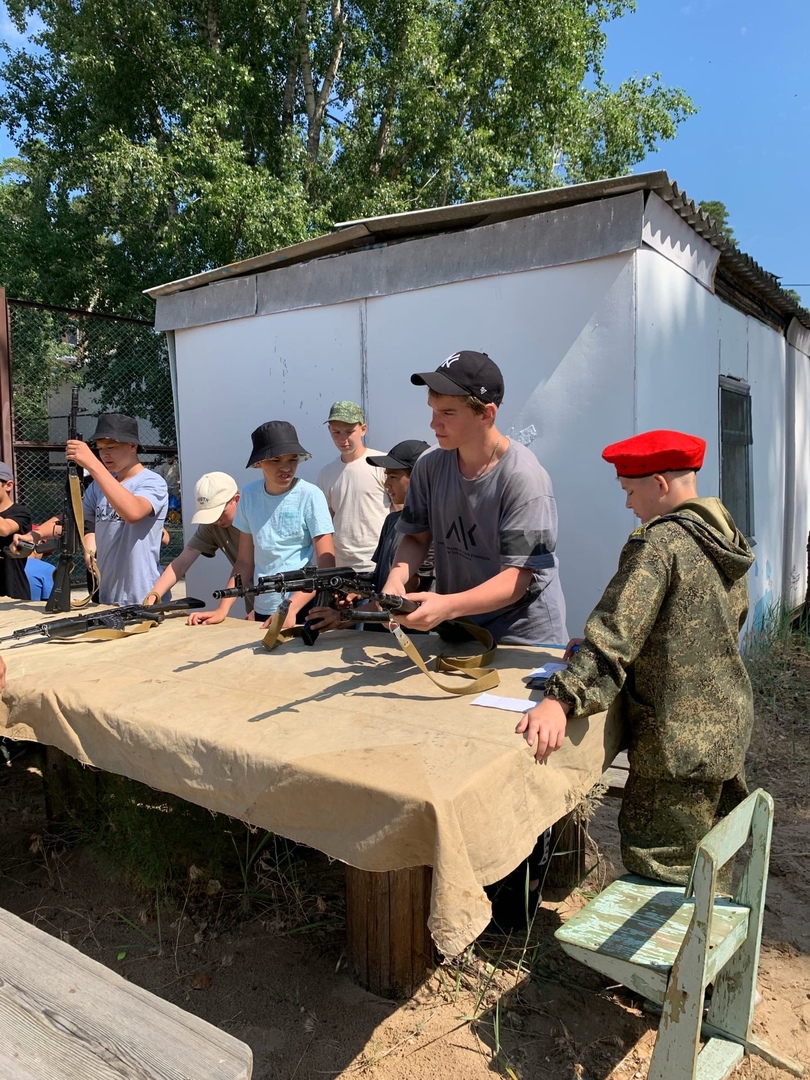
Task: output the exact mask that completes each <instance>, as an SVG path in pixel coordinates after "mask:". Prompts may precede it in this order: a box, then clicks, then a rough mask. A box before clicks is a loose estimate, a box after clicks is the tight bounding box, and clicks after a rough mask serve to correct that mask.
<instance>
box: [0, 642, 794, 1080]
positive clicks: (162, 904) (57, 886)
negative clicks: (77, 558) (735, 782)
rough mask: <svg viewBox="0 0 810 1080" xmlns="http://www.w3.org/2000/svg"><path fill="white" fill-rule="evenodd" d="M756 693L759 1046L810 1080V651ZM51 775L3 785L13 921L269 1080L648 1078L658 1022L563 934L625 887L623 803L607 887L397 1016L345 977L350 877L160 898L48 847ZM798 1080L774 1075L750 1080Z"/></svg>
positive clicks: (607, 809)
mask: <svg viewBox="0 0 810 1080" xmlns="http://www.w3.org/2000/svg"><path fill="white" fill-rule="evenodd" d="M756 684H757V686H758V689H759V691H760V693H759V698H758V713H759V715H758V724H757V729H756V732H755V736H754V740H753V742H752V748H751V754H750V762H749V779H750V780H751V781H752V786H753V785H761V786H763V787H765V788H766V789H767V790H769V791H771V792H772V794H773V795H774V798H775V800H776V826H775V831H774V843H773V854H772V860H771V871H770V881H769V886H768V900H767V909H766V919H765V933H764V938H763V948H762V959H761V967H760V975H759V987H760V990H761V992H762V996H763V1001H762V1004H761V1005H760V1006H759V1007H758V1008H757V1010H756V1014H755V1032H756V1034H757V1035H758V1036H759V1037H761V1038H763V1039H766V1040H767V1041H768V1042H769V1043H770V1044H771V1045H772V1046H773V1047H774V1048H775V1049H778V1050H780V1051H782V1052H784V1053H787V1054H790V1055H792V1056H794V1057H797V1058H799V1059H800V1060H801V1061H803V1062H804V1063H807V1064H810V791H809V790H808V771H809V770H808V764H809V763H810V650H807V649H805V650H804V651H799V652H798V653H796V655H795V656H793V655H792V654H791V655H790V656H788V657H787V660H786V662H785V663H784V664H782V665H781V666H780V665H777V668H776V669H774V668H773V666H772V665H771V666H770V667H768V669H767V670H766V671H765V672H764V673H763V672H758V673H757V676H756ZM38 765H39V759H38V757H37V756H36V754H35V753H34V752H29V753H26V754H23V755H21V756H20V757H19V758H17V759H16V760H15V761H13V762H12V764H11V765H10V766H9V767H7V768H2V769H0V904H2V906H3V907H5V908H7V909H8V910H10V911H13V912H15V913H17V914H18V915H20V916H22V917H23V918H25V919H28V920H30V921H31V922H33V923H35V924H36V925H38V926H39V927H41V928H42V929H44V930H47V931H48V932H50V933H53V934H55V935H58V936H59V937H61V938H62V939H64V940H65V941H68V942H69V943H70V944H71V945H73V946H75V947H76V948H78V949H81V950H82V951H84V952H86V953H87V954H88V955H90V956H92V957H93V958H94V959H96V960H99V961H101V962H102V963H104V964H106V965H107V966H108V967H110V968H112V969H114V970H116V971H118V972H119V973H120V974H122V975H123V976H124V977H125V978H127V979H130V980H132V981H133V982H136V983H138V984H140V985H141V986H144V987H146V988H147V989H149V990H151V991H153V992H154V993H156V994H159V995H161V996H163V997H165V998H168V999H169V1000H171V1001H173V1002H175V1003H176V1004H178V1005H180V1006H181V1007H182V1008H184V1009H187V1010H188V1011H190V1012H194V1013H196V1014H197V1015H199V1016H201V1017H203V1018H204V1019H205V1020H208V1021H210V1022H211V1023H213V1024H216V1025H218V1026H220V1027H222V1028H223V1029H225V1030H227V1031H229V1032H231V1033H232V1034H233V1035H235V1036H237V1037H238V1038H240V1039H243V1040H244V1041H245V1042H247V1043H249V1044H250V1046H251V1047H252V1049H253V1053H254V1074H253V1075H254V1077H255V1078H256V1080H270V1078H273V1080H277V1078H279V1080H281V1078H283V1080H293V1078H296V1080H305V1078H313V1080H314V1078H316V1077H317V1078H323V1077H328V1076H344V1075H345V1076H348V1075H351V1074H355V1073H359V1074H362V1075H364V1076H367V1077H380V1078H385V1080H416V1078H419V1080H422V1078H431V1077H442V1078H443V1080H444V1078H447V1077H456V1076H463V1077H465V1080H476V1078H477V1077H481V1078H484V1077H489V1076H491V1075H493V1074H495V1075H503V1076H509V1077H512V1078H513V1080H514V1078H524V1077H525V1078H529V1077H531V1078H532V1080H552V1078H554V1080H575V1078H588V1080H607V1078H615V1080H619V1078H621V1080H625V1078H631V1077H643V1076H646V1063H647V1061H648V1059H649V1054H650V1049H651V1045H652V1042H653V1040H654V1034H655V1027H656V1020H655V1018H653V1017H650V1016H648V1015H646V1014H645V1013H644V1012H643V1011H642V1007H641V1006H642V1002H641V1000H640V999H638V998H636V997H634V996H633V995H632V994H630V993H629V992H627V991H625V990H623V989H620V988H616V987H608V986H607V985H606V983H605V981H604V980H602V979H601V978H600V977H598V976H596V975H594V974H592V973H590V972H588V971H586V970H585V969H582V968H580V967H579V966H578V965H576V964H575V963H574V962H573V961H569V960H567V959H565V958H564V957H563V955H562V954H561V953H560V952H559V951H558V950H557V949H556V947H555V946H554V944H553V936H552V935H553V932H554V929H555V927H556V926H557V925H559V922H560V920H561V919H565V918H566V917H567V916H568V915H569V914H570V913H571V912H572V911H574V910H576V908H578V907H579V906H581V905H582V904H583V903H584V902H585V901H586V899H587V898H588V896H589V895H592V894H593V891H595V890H597V889H598V888H600V887H601V886H602V885H603V884H604V883H605V882H606V881H608V880H610V879H611V878H612V877H614V876H616V875H617V874H619V873H621V872H622V867H621V863H620V861H619V855H618V834H617V830H616V815H617V809H618V804H617V802H616V800H613V799H609V800H606V801H604V802H603V803H602V804H601V805H600V806H599V807H598V808H597V810H596V813H595V816H594V818H593V820H592V822H591V828H590V832H591V836H592V839H593V852H592V861H594V862H595V863H596V868H595V869H594V871H593V873H592V874H591V876H590V877H589V878H588V879H587V880H586V881H585V882H584V883H583V885H582V887H581V888H580V889H578V890H575V891H574V892H573V893H572V894H569V895H566V896H552V895H550V894H547V895H546V897H545V899H544V902H543V905H542V909H541V911H540V912H539V914H538V917H537V919H536V921H535V925H534V927H533V929H532V932H531V935H530V937H529V939H528V941H524V940H520V941H515V940H514V939H512V940H506V939H504V938H502V937H497V936H484V937H483V938H481V939H479V941H478V942H477V943H476V945H475V946H474V947H473V948H471V949H470V950H469V953H468V955H467V956H466V957H465V958H464V960H463V961H462V962H458V963H454V964H447V965H442V966H440V967H439V968H438V969H437V970H436V973H435V974H434V975H433V976H432V977H431V978H430V979H429V981H428V982H427V983H426V984H425V985H424V986H423V987H422V988H421V989H420V990H419V992H418V993H417V994H416V995H415V996H414V997H413V998H412V999H411V1000H409V1001H405V1002H402V1001H401V1002H392V1001H387V1000H384V999H382V998H379V997H376V996H374V995H373V994H369V993H367V992H365V991H364V990H361V989H360V988H359V987H358V986H356V985H355V984H354V983H353V982H352V979H351V978H350V976H349V973H348V971H347V969H346V958H345V955H344V952H343V942H344V931H343V924H342V919H341V916H342V902H343V901H342V872H341V867H340V865H339V864H329V863H328V861H327V860H326V859H325V858H324V857H323V856H321V855H319V854H318V853H315V852H310V851H307V850H304V849H294V850H293V851H292V852H290V851H286V850H285V853H284V859H283V860H281V861H280V860H279V858H278V852H276V853H275V855H273V853H271V852H270V850H269V848H268V849H267V851H266V852H265V853H263V854H262V856H261V857H258V858H257V859H256V860H255V862H254V864H253V869H254V870H257V872H258V873H259V874H260V875H263V879H262V885H263V890H262V892H261V894H260V895H257V894H255V893H254V890H253V888H252V886H250V885H249V884H245V885H244V886H243V887H242V888H241V889H240V887H239V882H238V881H237V882H235V883H234V882H233V881H231V880H227V881H223V882H220V881H219V880H213V879H211V878H209V877H207V876H206V872H205V871H202V870H199V869H198V868H197V865H196V863H190V865H189V866H188V869H187V872H186V882H185V885H181V886H180V887H179V888H177V889H175V891H174V894H173V898H172V899H168V898H166V897H163V898H162V899H161V896H162V894H161V893H160V892H158V891H154V890H153V891H151V892H149V891H145V890H143V889H136V888H134V887H133V886H131V885H127V884H125V883H123V882H122V880H121V879H120V877H118V878H116V877H115V876H113V875H112V874H111V873H110V870H109V868H108V866H107V865H106V864H105V862H104V861H103V860H100V859H99V857H98V855H97V854H95V853H94V852H92V851H91V850H90V849H88V848H87V847H86V846H83V845H78V846H70V847H64V848H60V847H59V846H56V847H54V846H52V845H51V843H49V838H48V834H47V826H46V821H45V814H44V804H43V796H42V782H41V775H40V772H39V768H38ZM204 860H205V853H201V857H200V860H199V862H200V865H203V863H204ZM245 861H247V860H245ZM282 862H283V863H284V865H283V866H282ZM285 867H286V869H285ZM291 867H292V868H294V869H293V872H292V876H291V875H290V868H291ZM784 1075H786V1074H785V1073H781V1072H779V1071H777V1070H776V1069H774V1068H772V1067H770V1066H768V1065H766V1064H765V1063H764V1062H763V1061H761V1060H760V1059H757V1058H746V1059H744V1061H743V1062H742V1064H741V1065H740V1066H739V1068H738V1070H737V1072H736V1073H735V1076H739V1077H757V1078H760V1080H766V1078H771V1077H774V1078H775V1077H777V1076H784ZM201 1080H204V1078H201Z"/></svg>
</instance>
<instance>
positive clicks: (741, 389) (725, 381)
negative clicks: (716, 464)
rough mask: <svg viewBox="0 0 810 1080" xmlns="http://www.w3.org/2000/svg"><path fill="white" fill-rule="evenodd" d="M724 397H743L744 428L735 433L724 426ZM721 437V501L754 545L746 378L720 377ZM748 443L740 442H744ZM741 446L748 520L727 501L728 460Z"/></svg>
mask: <svg viewBox="0 0 810 1080" xmlns="http://www.w3.org/2000/svg"><path fill="white" fill-rule="evenodd" d="M724 394H733V395H734V397H736V398H742V399H743V401H744V402H745V404H744V406H743V425H744V429H743V430H742V431H740V430H739V429H737V430H734V429H731V428H729V427H727V426H726V425H725V424H724V404H725V402H726V401H727V400H728V399H726V398H724ZM717 396H718V434H719V442H720V448H719V449H720V499H721V501H722V502H723V504H724V505H725V506H726V508H727V509H728V511H729V513H730V514H731V516H732V517H733V518H734V521H735V522H736V524H737V527H738V528H739V529H740V531H741V532H742V533H743V534H744V535H745V538H746V540H748V542H749V543H750V544H751V545H752V546H753V545H754V544H755V543H756V541H755V539H754V537H755V534H756V523H755V518H754V506H755V502H754V431H753V407H752V406H753V402H752V397H751V385H750V383H748V382H746V381H745V379H740V378H735V377H734V376H733V375H721V376H720V382H719V386H718V392H717ZM731 436H736V437H737V440H738V441H737V442H733V441H731V438H730V437H731ZM743 439H744V440H745V441H741V440H743ZM735 445H736V446H741V447H744V448H745V453H744V461H745V466H744V467H745V477H744V480H743V482H744V484H745V504H746V505H745V520H743V521H740V520H739V514H738V513H735V510H737V509H738V508H737V507H732V506H729V503H728V501H727V499H728V497H729V492H728V491H727V490H725V489H726V485H725V484H724V482H723V476H724V471H725V465H726V459H727V458H728V457H729V447H731V446H735Z"/></svg>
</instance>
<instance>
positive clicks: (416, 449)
mask: <svg viewBox="0 0 810 1080" xmlns="http://www.w3.org/2000/svg"><path fill="white" fill-rule="evenodd" d="M429 449H430V443H426V442H423V441H422V440H421V439H405V441H404V442H398V443H397V445H396V446H392V447H391V449H390V450H389V451H388V453H387V454H386V455H385V456H382V455H381V456H380V457H367V458H366V461H367V462H368V463H369V465H376V466H377V468H378V469H412V468H413V467H414V465H415V464H416V459H417V458H418V457H421V456H422V454H424V452H425V451H426V450H429Z"/></svg>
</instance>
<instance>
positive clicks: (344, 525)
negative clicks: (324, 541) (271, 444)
mask: <svg viewBox="0 0 810 1080" xmlns="http://www.w3.org/2000/svg"><path fill="white" fill-rule="evenodd" d="M326 424H327V426H328V428H329V434H330V435H331V436H332V442H333V443H334V444H335V446H336V447H337V449H338V450H339V451H340V457H339V458H337V459H336V460H335V461H332V462H330V463H329V464H328V465H326V466H325V467H324V468H323V469H321V471H320V473H319V474H318V479H317V481H316V483H317V485H318V487H319V488H320V489H321V491H322V492H323V493H324V495H325V496H326V503H327V505H328V507H329V512H330V513H331V515H332V518H333V520H334V522H335V559H336V560H337V565H338V566H353V567H354V569H355V570H363V571H372V570H373V569H374V562H373V559H372V556H373V555H374V551H375V549H376V547H377V541H378V540H379V537H380V530H381V529H382V527H383V522H384V521H385V519H386V517H387V516H388V510H389V506H390V504H389V501H388V496H387V495H386V491H385V481H384V478H383V476H382V475H381V473H380V470H379V469H369V468H368V467H367V464H366V462H367V460H368V457H369V455H371V454H376V455H380V451H379V450H369V449H367V448H366V447H365V446H364V445H363V439H364V438H365V434H366V431H367V430H368V425H367V424H366V416H365V413H364V412H363V410H362V408H361V407H360V406H359V405H357V404H356V403H355V402H353V401H336V402H335V403H334V405H333V406H332V408H331V409H330V410H329V419H328V420H326Z"/></svg>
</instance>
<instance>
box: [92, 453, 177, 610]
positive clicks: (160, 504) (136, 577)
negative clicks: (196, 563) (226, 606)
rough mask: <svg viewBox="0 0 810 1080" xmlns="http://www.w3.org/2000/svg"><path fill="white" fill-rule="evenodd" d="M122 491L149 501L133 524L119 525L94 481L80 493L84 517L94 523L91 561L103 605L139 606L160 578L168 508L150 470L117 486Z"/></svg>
mask: <svg viewBox="0 0 810 1080" xmlns="http://www.w3.org/2000/svg"><path fill="white" fill-rule="evenodd" d="M122 486H123V487H125V488H126V489H127V491H129V492H131V493H132V494H133V495H137V496H138V497H139V498H143V499H148V500H149V502H150V503H151V504H152V513H151V514H147V515H146V517H144V518H141V520H140V521H136V522H134V523H133V524H131V525H130V524H128V523H127V522H126V521H123V520H122V519H121V518H120V517H119V516H118V514H117V513H116V511H115V510H113V508H112V506H110V504H109V502H108V501H107V497H106V496H105V495H103V494H102V492H101V488H100V487H99V486H98V484H97V483H96V482H95V480H94V481H93V483H92V484H91V485H90V487H89V488H88V489H87V491H85V493H84V500H83V502H84V516H85V518H88V519H89V520H90V521H92V522H93V527H94V530H95V534H96V558H97V559H98V568H99V571H100V573H101V589H100V590H99V599H100V600H101V602H102V604H121V605H122V606H123V605H125V604H140V603H141V601H142V600H143V598H144V597H145V596H146V594H147V593H148V592H149V590H150V589H151V588H152V586H153V585H154V583H155V582H156V581H157V579H158V578H159V577H160V573H161V569H160V538H161V535H162V533H163V522H164V520H165V518H166V510H167V508H168V505H169V492H168V489H167V487H166V481H165V480H164V479H163V477H162V476H158V474H157V473H156V472H152V470H151V469H142V470H141V471H140V472H137V473H135V475H134V476H130V477H129V478H128V479H127V480H123V481H122Z"/></svg>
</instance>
